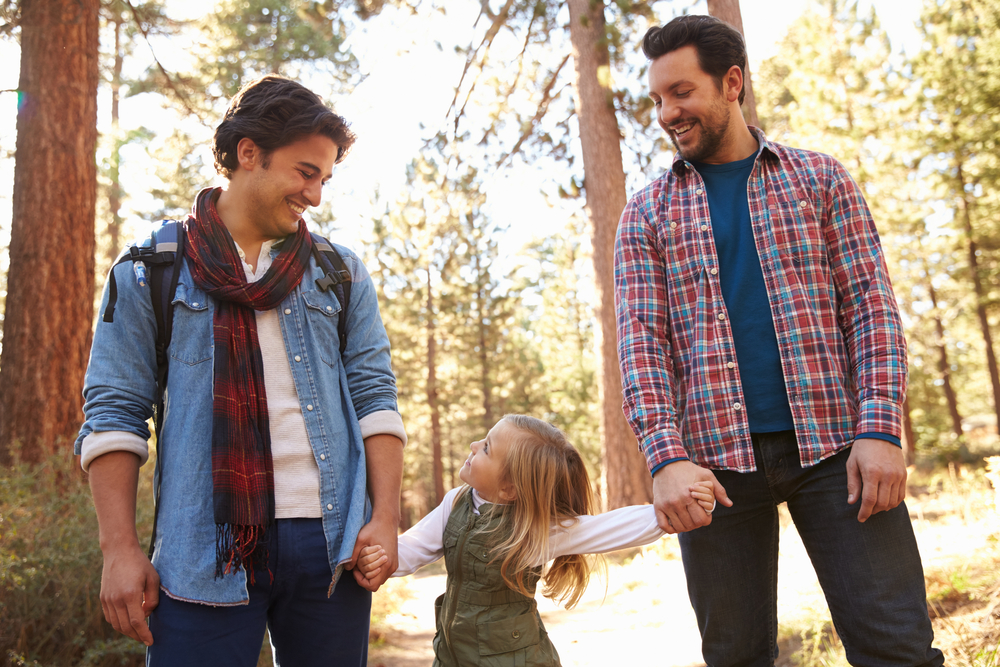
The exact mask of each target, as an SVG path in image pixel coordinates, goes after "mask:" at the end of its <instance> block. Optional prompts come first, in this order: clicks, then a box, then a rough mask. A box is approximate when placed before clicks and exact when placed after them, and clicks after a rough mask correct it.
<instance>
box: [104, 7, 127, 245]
mask: <svg viewBox="0 0 1000 667" xmlns="http://www.w3.org/2000/svg"><path fill="white" fill-rule="evenodd" d="M112 23H113V24H114V30H115V64H114V66H113V69H112V70H111V158H110V160H109V161H108V162H109V167H110V168H109V170H108V172H109V173H108V178H109V179H110V180H111V187H110V188H108V209H109V217H110V218H111V219H110V220H108V252H107V258H108V261H109V262H114V261H115V259H117V257H118V252H119V251H120V250H121V248H120V246H121V240H120V238H119V237H120V234H121V229H122V216H121V208H122V186H121V153H122V143H123V142H122V137H121V131H120V129H119V123H118V120H119V119H118V106H119V100H120V99H121V89H122V68H123V66H124V64H125V57H124V55H123V54H122V44H121V40H122V26H123V25H124V24H125V19H124V18H123V17H122V14H121V12H120V11H118V10H117V9H115V10H114V17H113V19H112Z"/></svg>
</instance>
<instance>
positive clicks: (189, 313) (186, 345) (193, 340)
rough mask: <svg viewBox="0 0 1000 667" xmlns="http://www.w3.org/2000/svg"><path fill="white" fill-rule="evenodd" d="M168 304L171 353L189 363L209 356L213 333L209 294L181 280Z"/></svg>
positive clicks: (197, 362)
mask: <svg viewBox="0 0 1000 667" xmlns="http://www.w3.org/2000/svg"><path fill="white" fill-rule="evenodd" d="M171 306H172V307H173V311H174V320H173V328H172V330H171V335H170V347H169V354H170V357H171V358H172V359H176V360H177V361H180V362H181V363H184V364H187V365H189V366H194V365H195V364H200V363H203V362H205V361H208V360H209V359H211V358H212V341H213V338H214V336H213V333H212V313H211V311H210V310H209V307H208V295H207V294H205V292H203V291H201V290H200V289H198V288H197V287H194V286H192V285H185V284H184V283H183V282H180V283H178V284H177V291H176V292H174V300H173V302H172V303H171Z"/></svg>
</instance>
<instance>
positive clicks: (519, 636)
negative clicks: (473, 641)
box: [476, 611, 539, 667]
mask: <svg viewBox="0 0 1000 667" xmlns="http://www.w3.org/2000/svg"><path fill="white" fill-rule="evenodd" d="M476 635H477V637H478V639H479V655H480V656H496V658H495V659H493V660H489V661H480V664H487V665H497V667H499V666H500V665H514V664H517V663H516V656H514V655H510V656H503V657H502V658H501V654H505V653H511V654H513V653H514V652H515V651H519V650H520V649H524V648H528V647H529V646H534V645H535V644H537V643H538V641H539V633H538V621H537V619H536V618H535V614H534V613H533V612H531V611H529V612H527V613H525V614H520V615H518V616H514V617H513V618H505V619H502V620H499V621H489V622H486V623H479V624H478V625H477V626H476ZM521 661H522V662H523V657H522V659H521Z"/></svg>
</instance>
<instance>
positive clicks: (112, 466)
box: [89, 451, 160, 646]
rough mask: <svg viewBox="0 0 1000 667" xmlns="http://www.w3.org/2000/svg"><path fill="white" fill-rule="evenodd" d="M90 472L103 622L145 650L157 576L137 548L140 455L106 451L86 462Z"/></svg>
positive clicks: (157, 597)
mask: <svg viewBox="0 0 1000 667" xmlns="http://www.w3.org/2000/svg"><path fill="white" fill-rule="evenodd" d="M89 473H90V490H91V492H92V493H93V494H94V509H95V511H96V512H97V524H98V527H99V530H100V536H99V537H100V545H101V551H102V552H103V553H104V570H103V572H102V574H101V608H102V609H103V610H104V618H106V619H107V621H108V623H110V624H111V625H112V626H113V627H114V629H115V630H117V631H118V632H120V633H122V634H123V635H125V636H127V637H131V638H132V639H138V640H139V641H141V642H142V643H143V644H145V645H146V646H149V645H150V644H152V643H153V635H152V633H151V632H150V631H149V628H148V627H147V626H146V617H147V616H149V614H150V613H151V612H152V611H153V609H155V608H156V605H157V604H158V603H159V601H160V576H159V575H158V574H157V573H156V570H154V569H153V566H152V564H150V562H149V559H148V558H147V557H146V554H144V553H143V551H142V547H140V546H139V536H138V535H137V534H136V532H135V495H136V489H137V487H138V484H139V457H138V456H136V455H135V454H133V453H131V452H125V451H113V452H108V453H107V454H104V455H102V456H99V457H97V458H96V459H94V460H93V461H92V462H91V463H90V470H89Z"/></svg>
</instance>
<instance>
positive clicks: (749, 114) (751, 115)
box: [708, 0, 760, 127]
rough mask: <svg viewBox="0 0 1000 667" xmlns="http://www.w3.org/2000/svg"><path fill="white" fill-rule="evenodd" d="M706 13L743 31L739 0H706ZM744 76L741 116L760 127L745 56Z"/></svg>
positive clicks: (748, 64) (748, 65)
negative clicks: (744, 94)
mask: <svg viewBox="0 0 1000 667" xmlns="http://www.w3.org/2000/svg"><path fill="white" fill-rule="evenodd" d="M708 13H709V14H711V15H712V16H714V17H715V18H717V19H721V20H723V21H725V22H726V23H728V24H729V25H731V26H733V27H734V28H736V29H737V30H739V31H740V34H741V35H744V40H745V39H746V36H745V34H744V32H743V15H742V14H741V13H740V0H708ZM746 73H747V75H746V78H745V80H744V81H743V87H744V88H746V91H747V93H746V97H744V98H743V117H744V118H745V119H746V121H747V124H748V125H753V126H755V127H760V120H758V118H757V98H756V97H754V94H753V85H752V84H751V82H750V60H749V58H747V65H746Z"/></svg>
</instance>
